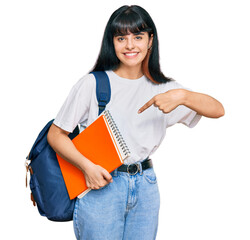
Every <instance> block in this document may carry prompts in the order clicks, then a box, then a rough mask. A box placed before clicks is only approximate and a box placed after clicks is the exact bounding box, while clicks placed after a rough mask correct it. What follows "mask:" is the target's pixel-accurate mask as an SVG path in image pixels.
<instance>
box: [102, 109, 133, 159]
mask: <svg viewBox="0 0 250 240" xmlns="http://www.w3.org/2000/svg"><path fill="white" fill-rule="evenodd" d="M103 114H104V116H105V117H106V119H107V121H108V124H109V126H110V128H111V130H112V132H113V134H114V136H115V138H116V141H117V143H118V145H119V146H120V148H121V150H122V152H123V154H124V155H125V158H127V157H129V155H130V151H129V148H128V146H127V144H126V142H125V141H124V139H123V137H122V134H121V132H120V131H119V129H118V127H117V125H116V123H115V121H114V119H113V117H112V115H111V114H110V112H109V110H105V111H104V112H103Z"/></svg>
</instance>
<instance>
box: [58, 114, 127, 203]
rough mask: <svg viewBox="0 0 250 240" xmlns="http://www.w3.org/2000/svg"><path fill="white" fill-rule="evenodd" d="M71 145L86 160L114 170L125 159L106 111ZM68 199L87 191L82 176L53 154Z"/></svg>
mask: <svg viewBox="0 0 250 240" xmlns="http://www.w3.org/2000/svg"><path fill="white" fill-rule="evenodd" d="M72 142H73V143H74V145H75V146H76V148H77V150H78V151H79V152H80V153H81V154H82V155H83V156H85V157H86V158H88V159H89V160H90V161H92V162H93V163H95V164H98V165H100V166H102V167H103V168H105V169H106V170H107V171H108V172H112V171H114V170H115V169H116V168H117V167H119V166H120V165H122V164H123V161H124V160H125V159H126V158H127V157H128V156H129V154H130V152H129V149H128V147H127V145H126V143H125V142H124V140H123V138H122V136H121V134H120V132H119V130H118V128H117V126H116V124H115V122H114V120H113V118H112V116H111V113H110V112H109V110H105V111H103V113H102V114H101V115H100V116H99V117H98V118H97V119H96V120H95V121H94V122H93V123H92V124H90V125H89V126H88V127H87V128H86V129H84V130H83V131H82V132H81V133H80V134H79V135H77V136H76V137H75V138H74V139H73V140H72ZM57 159H58V162H59V165H60V168H61V171H62V175H63V178H64V181H65V185H66V188H67V190H68V193H69V197H70V199H74V198H75V197H77V196H78V197H83V196H84V195H85V194H86V193H88V192H89V191H90V189H89V188H88V187H87V186H86V182H85V178H84V174H83V173H82V171H80V170H79V169H78V168H76V167H75V166H73V165H72V164H70V163H69V162H67V161H66V160H64V159H62V158H61V157H60V156H59V155H57Z"/></svg>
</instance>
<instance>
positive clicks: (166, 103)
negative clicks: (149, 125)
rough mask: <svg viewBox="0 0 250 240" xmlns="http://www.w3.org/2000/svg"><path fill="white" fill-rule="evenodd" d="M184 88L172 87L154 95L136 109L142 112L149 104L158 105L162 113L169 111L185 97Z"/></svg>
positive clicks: (181, 102)
mask: <svg viewBox="0 0 250 240" xmlns="http://www.w3.org/2000/svg"><path fill="white" fill-rule="evenodd" d="M185 91H186V90H185V89H172V90H169V91H167V92H165V93H160V94H157V95H155V96H154V97H153V98H152V99H150V100H149V101H148V102H147V103H146V104H144V105H143V106H142V107H141V108H140V109H139V111H138V113H142V112H143V111H145V110H146V109H147V108H149V107H150V106H152V105H154V106H155V107H158V108H159V110H161V111H162V112H163V113H170V112H171V111H173V110H174V109H175V108H177V107H178V106H179V105H181V104H183V102H184V98H185Z"/></svg>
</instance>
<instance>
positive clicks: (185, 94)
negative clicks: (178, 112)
mask: <svg viewBox="0 0 250 240" xmlns="http://www.w3.org/2000/svg"><path fill="white" fill-rule="evenodd" d="M189 95H190V91H188V90H186V89H179V105H185V106H186V105H187V104H188V98H189Z"/></svg>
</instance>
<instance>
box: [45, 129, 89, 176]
mask: <svg viewBox="0 0 250 240" xmlns="http://www.w3.org/2000/svg"><path fill="white" fill-rule="evenodd" d="M47 139H48V143H49V144H50V146H51V147H52V148H53V149H54V151H55V152H56V153H57V154H58V155H59V156H60V157H62V158H63V159H65V160H66V161H68V162H70V163H71V164H73V165H74V166H76V167H77V168H79V169H80V170H82V171H85V170H86V169H87V168H88V166H89V164H91V162H90V160H88V159H87V158H86V157H84V156H83V155H82V154H81V153H80V152H79V151H78V150H77V149H76V147H75V146H74V144H73V143H72V141H71V139H70V138H69V137H68V135H67V134H66V133H63V132H62V131H61V130H60V129H59V128H58V127H57V126H55V125H52V126H51V128H50V131H49V133H48V136H47Z"/></svg>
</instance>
